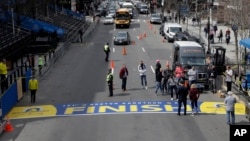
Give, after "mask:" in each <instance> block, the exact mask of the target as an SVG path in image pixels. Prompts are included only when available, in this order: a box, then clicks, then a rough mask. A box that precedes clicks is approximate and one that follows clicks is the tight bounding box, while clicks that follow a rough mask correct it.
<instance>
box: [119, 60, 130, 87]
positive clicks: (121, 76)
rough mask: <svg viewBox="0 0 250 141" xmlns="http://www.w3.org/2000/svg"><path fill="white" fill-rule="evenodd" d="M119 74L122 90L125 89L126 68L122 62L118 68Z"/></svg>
mask: <svg viewBox="0 0 250 141" xmlns="http://www.w3.org/2000/svg"><path fill="white" fill-rule="evenodd" d="M119 76H120V79H122V90H123V91H126V90H127V89H126V85H127V77H128V69H127V67H126V65H125V64H123V67H122V68H121V70H120V73H119Z"/></svg>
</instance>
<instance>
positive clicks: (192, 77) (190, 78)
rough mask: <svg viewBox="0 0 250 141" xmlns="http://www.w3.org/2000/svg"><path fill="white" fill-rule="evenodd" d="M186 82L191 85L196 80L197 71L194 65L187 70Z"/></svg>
mask: <svg viewBox="0 0 250 141" xmlns="http://www.w3.org/2000/svg"><path fill="white" fill-rule="evenodd" d="M187 74H188V84H189V86H191V85H192V84H193V83H195V82H196V77H197V71H196V69H195V66H192V68H191V69H189V70H188V73H187Z"/></svg>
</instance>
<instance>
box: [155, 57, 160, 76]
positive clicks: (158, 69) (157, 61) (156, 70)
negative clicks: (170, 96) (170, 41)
mask: <svg viewBox="0 0 250 141" xmlns="http://www.w3.org/2000/svg"><path fill="white" fill-rule="evenodd" d="M160 69H161V63H160V60H159V59H157V60H156V64H155V79H156V75H157V73H158V72H159V71H160Z"/></svg>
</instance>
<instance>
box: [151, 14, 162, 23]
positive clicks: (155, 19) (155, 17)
mask: <svg viewBox="0 0 250 141" xmlns="http://www.w3.org/2000/svg"><path fill="white" fill-rule="evenodd" d="M150 23H151V24H161V23H162V20H161V14H160V13H156V14H151V16H150Z"/></svg>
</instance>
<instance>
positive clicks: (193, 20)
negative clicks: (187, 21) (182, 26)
mask: <svg viewBox="0 0 250 141" xmlns="http://www.w3.org/2000/svg"><path fill="white" fill-rule="evenodd" d="M195 21H196V18H195V17H193V18H192V22H193V25H194V23H195Z"/></svg>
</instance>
